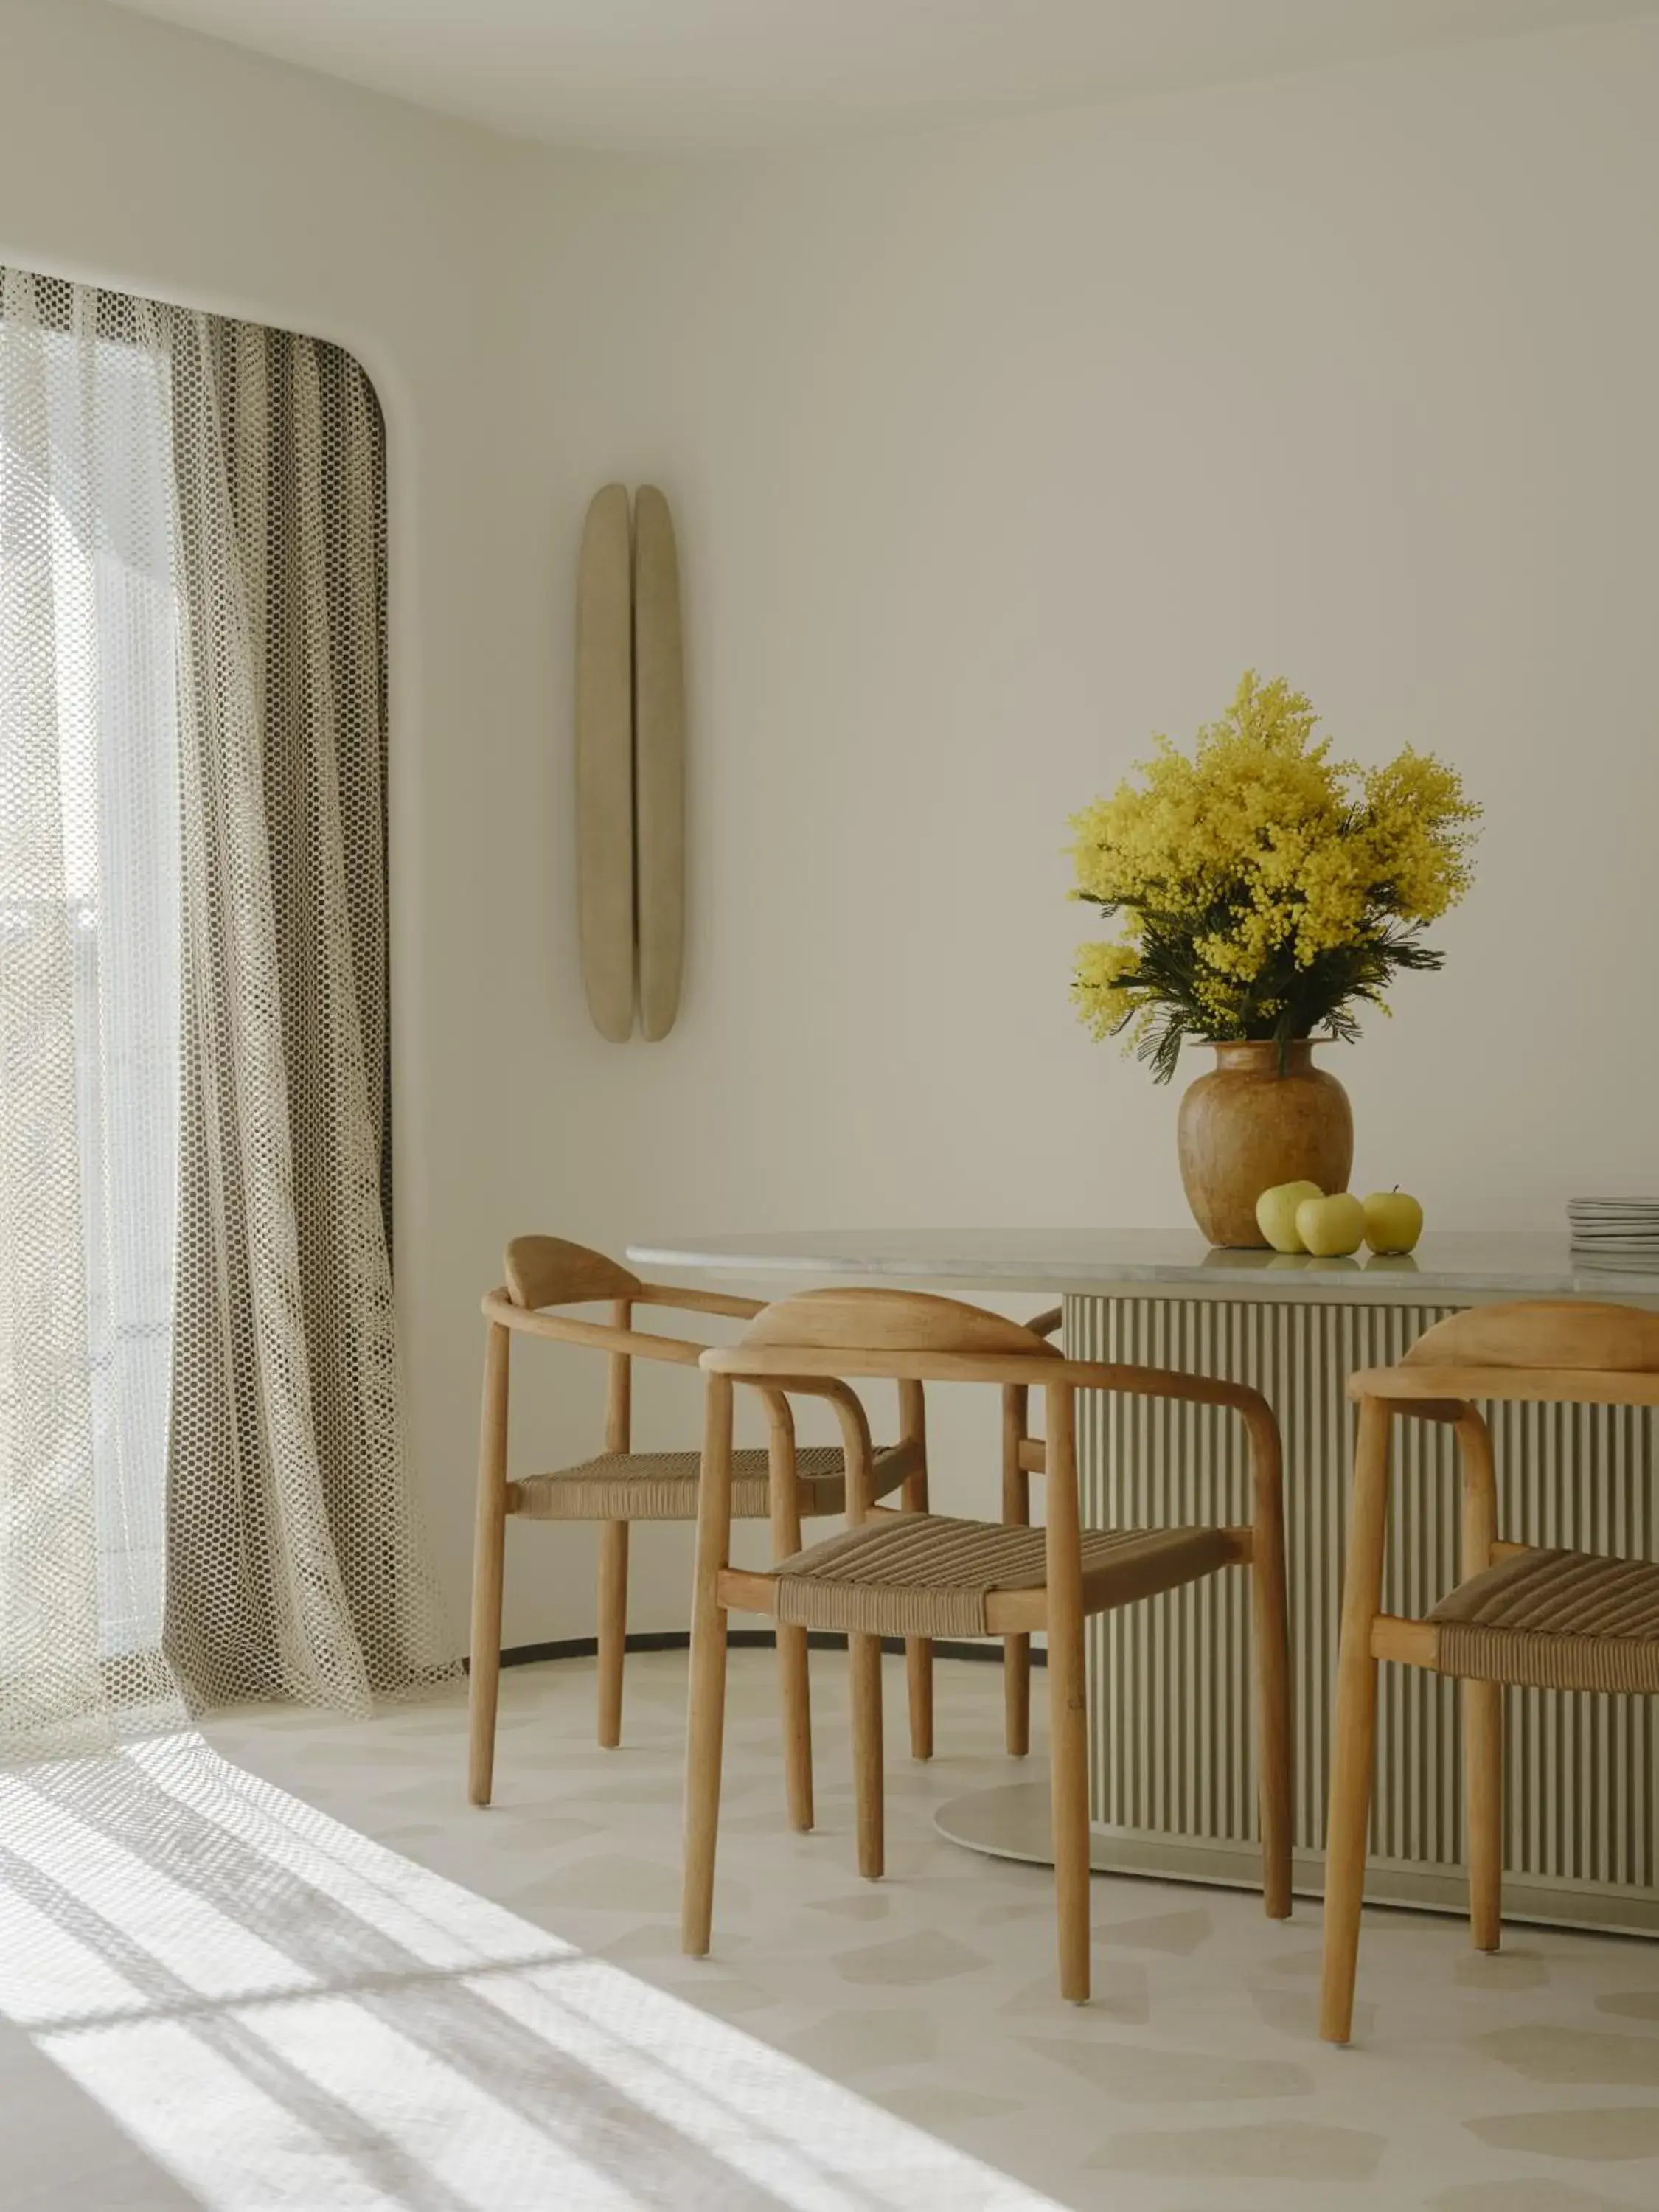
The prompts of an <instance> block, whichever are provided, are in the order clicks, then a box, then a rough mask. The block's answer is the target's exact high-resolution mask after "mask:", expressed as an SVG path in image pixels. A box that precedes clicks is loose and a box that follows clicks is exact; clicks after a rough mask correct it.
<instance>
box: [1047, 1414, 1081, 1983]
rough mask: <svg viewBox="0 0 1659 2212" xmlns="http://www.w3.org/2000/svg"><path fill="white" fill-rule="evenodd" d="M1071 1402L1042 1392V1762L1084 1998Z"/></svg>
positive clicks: (1060, 1926) (1068, 1940)
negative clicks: (1045, 1473) (1045, 1462)
mask: <svg viewBox="0 0 1659 2212" xmlns="http://www.w3.org/2000/svg"><path fill="white" fill-rule="evenodd" d="M1074 1419H1075V1407H1074V1401H1073V1396H1072V1394H1071V1393H1070V1391H1068V1390H1055V1389H1050V1390H1049V1391H1048V1451H1049V1480H1048V1535H1047V1541H1046V1552H1047V1562H1048V1571H1047V1580H1048V1759H1049V1789H1050V1796H1051V1800H1052V1807H1051V1809H1052V1814H1053V1819H1054V1911H1055V1917H1056V1923H1057V1933H1058V1938H1059V1948H1060V1995H1061V1996H1063V1997H1065V1998H1066V2000H1067V2001H1068V2002H1071V2003H1073V2004H1086V2003H1087V2002H1088V2001H1089V1705H1088V1692H1087V1688H1086V1686H1085V1678H1084V1662H1083V1557H1082V1535H1081V1531H1080V1528H1079V1510H1078V1494H1077V1440H1076V1433H1075V1429H1074V1425H1073V1424H1074Z"/></svg>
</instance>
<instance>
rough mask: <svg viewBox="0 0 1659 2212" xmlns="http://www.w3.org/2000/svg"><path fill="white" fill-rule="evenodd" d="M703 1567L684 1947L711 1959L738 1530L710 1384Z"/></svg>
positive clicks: (689, 1765)
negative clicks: (725, 1587) (726, 1600)
mask: <svg viewBox="0 0 1659 2212" xmlns="http://www.w3.org/2000/svg"><path fill="white" fill-rule="evenodd" d="M705 1406H706V1415H705V1426H704V1431H703V1462H702V1477H701V1480H700V1481H699V1484H698V1498H697V1564H696V1577H695V1581H694V1583H693V1586H692V1598H691V1680H690V1699H689V1712H688V1717H687V1725H686V1735H685V1869H684V1881H683V1886H682V1889H681V1895H680V1948H682V1949H683V1950H684V1951H685V1952H686V1953H687V1954H689V1955H690V1957H692V1958H694V1959H701V1958H704V1957H706V1956H707V1955H708V1946H709V1942H710V1941H711V1939H712V1936H713V1932H714V1845H715V1841H716V1838H717V1837H718V1835H719V1832H720V1759H721V1755H722V1753H723V1751H724V1747H725V1737H726V1608H725V1607H723V1606H722V1605H721V1604H720V1598H719V1589H720V1571H721V1569H722V1568H723V1567H724V1566H725V1565H726V1551H727V1548H728V1546H729V1543H730V1539H731V1532H732V1385H731V1383H729V1382H727V1381H726V1377H725V1376H714V1375H711V1376H709V1377H708V1386H707V1397H706V1401H705Z"/></svg>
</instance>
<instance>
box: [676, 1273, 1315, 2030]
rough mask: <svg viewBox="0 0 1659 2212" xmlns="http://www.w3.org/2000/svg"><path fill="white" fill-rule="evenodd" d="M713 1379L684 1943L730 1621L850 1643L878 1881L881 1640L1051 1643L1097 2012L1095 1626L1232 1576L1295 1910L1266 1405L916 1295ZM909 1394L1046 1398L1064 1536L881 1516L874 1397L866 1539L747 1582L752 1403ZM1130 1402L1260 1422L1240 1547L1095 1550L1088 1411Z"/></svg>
mask: <svg viewBox="0 0 1659 2212" xmlns="http://www.w3.org/2000/svg"><path fill="white" fill-rule="evenodd" d="M702 1366H703V1371H704V1373H705V1375H706V1376H707V1377H708V1383H707V1401H706V1405H705V1427H704V1437H703V1460H702V1466H703V1473H702V1496H701V1498H700V1501H699V1509H698V1516H697V1562H696V1583H695V1593H694V1601H693V1613H692V1622H691V1710H690V1732H689V1737H688V1743H687V1752H686V1832H685V1869H684V1899H683V1908H682V1911H683V1917H682V1923H681V1936H682V1942H683V1943H684V1948H685V1949H686V1951H687V1952H689V1953H690V1954H692V1955H693V1956H699V1957H700V1956H702V1954H704V1953H706V1952H707V1951H708V1948H709V1940H710V1934H711V1929H712V1923H713V1914H714V1844H715V1837H716V1832H717V1828H718V1825H719V1818H720V1752H721V1740H722V1735H723V1730H724V1726H725V1709H726V1616H727V1614H728V1613H731V1612H733V1611H736V1612H739V1613H763V1614H765V1615H768V1616H769V1618H771V1619H772V1620H775V1621H778V1622H779V1623H784V1622H788V1623H791V1624H793V1625H794V1626H799V1627H804V1628H808V1629H812V1628H824V1629H834V1630H836V1631H840V1632H844V1633H845V1634H846V1636H847V1637H848V1644H849V1647H850V1653H851V1667H852V1707H853V1749H854V1781H855V1797H856V1810H857V1827H858V1864H859V1871H860V1873H861V1874H863V1875H868V1876H870V1877H871V1878H872V1879H873V1878H875V1877H877V1876H879V1875H880V1874H881V1872H882V1868H883V1858H884V1843H883V1829H884V1807H883V1789H882V1692H881V1639H882V1638H883V1637H884V1636H934V1637H940V1636H945V1637H978V1636H1007V1635H1021V1636H1029V1635H1030V1633H1031V1632H1033V1631H1034V1630H1046V1631H1047V1632H1048V1710H1049V1734H1050V1739H1051V1741H1050V1754H1051V1757H1052V1760H1053V1807H1054V1878H1055V1892H1056V1901H1057V1907H1058V1920H1059V1942H1060V1991H1061V1994H1062V1995H1063V1996H1066V1997H1069V1998H1071V1999H1073V2001H1074V2002H1078V2003H1081V2002H1084V2001H1085V1999H1086V1998H1087V1996H1088V1994H1089V1808H1088V1746H1087V1717H1086V1711H1085V1690H1084V1671H1083V1623H1084V1620H1085V1616H1086V1615H1087V1614H1089V1613H1099V1612H1103V1611H1105V1610H1106V1609H1108V1608H1109V1607H1115V1606H1120V1605H1127V1604H1130V1603H1133V1601H1136V1600H1138V1599H1140V1598H1144V1597H1151V1596H1152V1595H1155V1594H1157V1593H1158V1592H1159V1591H1162V1590H1167V1589H1174V1588H1176V1586H1177V1585H1178V1584H1181V1583H1190V1582H1195V1581H1197V1580H1199V1579H1200V1577H1204V1576H1206V1575H1210V1574H1213V1573H1215V1572H1217V1571H1219V1570H1220V1569H1222V1568H1224V1567H1231V1566H1247V1567H1249V1569H1250V1571H1251V1572H1252V1575H1253V1577H1254V1599H1255V1603H1254V1612H1255V1661H1256V1683H1257V1698H1256V1711H1257V1736H1258V1747H1259V1760H1260V1770H1261V1832H1262V1853H1263V1859H1264V1865H1265V1879H1264V1887H1265V1891H1266V1899H1267V1911H1269V1913H1271V1914H1272V1915H1273V1916H1274V1917H1276V1918H1281V1919H1282V1918H1284V1917H1285V1916H1287V1915H1288V1913H1289V1911H1290V1909H1291V1851H1290V1790H1291V1784H1290V1757H1291V1733H1290V1665H1289V1656H1288V1651H1287V1648H1286V1641H1285V1555H1284V1516H1283V1504H1282V1499H1281V1496H1280V1476H1279V1428H1278V1424H1277V1423H1276V1422H1275V1420H1274V1419H1273V1413H1272V1410H1271V1408H1270V1407H1268V1405H1267V1401H1266V1399H1264V1398H1262V1397H1261V1396H1260V1395H1258V1393H1257V1392H1255V1391H1254V1390H1250V1389H1246V1388H1244V1386H1243V1384H1240V1383H1224V1382H1219V1381H1216V1380H1213V1379H1212V1378H1211V1377H1210V1376H1203V1375H1182V1374H1176V1373H1170V1372H1166V1371H1164V1370H1158V1369H1156V1368H1147V1367H1118V1366H1106V1365H1101V1364H1096V1363H1094V1362H1092V1361H1087V1360H1068V1359H1065V1358H1062V1357H1061V1356H1060V1353H1059V1352H1057V1351H1056V1350H1055V1349H1054V1346H1052V1345H1050V1344H1048V1343H1047V1342H1045V1341H1044V1340H1043V1339H1042V1338H1041V1337H1040V1336H1037V1335H1036V1334H1033V1333H1032V1331H1031V1330H1030V1329H1028V1328H1022V1327H1021V1326H1020V1325H1019V1323H1018V1322H1013V1321H1008V1320H1005V1319H1004V1318H1002V1317H1001V1316H998V1315H995V1314H989V1313H985V1312H982V1311H981V1310H980V1309H979V1308H977V1307H975V1306H970V1305H963V1304H959V1303H958V1302H957V1300H955V1299H953V1298H940V1297H930V1296H927V1295H925V1294H923V1293H921V1292H915V1291H881V1290H846V1291H808V1292H806V1293H805V1295H804V1296H802V1297H793V1298H787V1299H784V1300H783V1301H781V1303H780V1304H776V1305H772V1306H769V1307H768V1308H767V1309H766V1310H765V1311H764V1312H763V1313H762V1314H761V1315H760V1316H758V1317H757V1319H756V1320H755V1321H754V1322H751V1323H750V1327H749V1328H748V1329H747V1330H745V1332H744V1334H743V1336H742V1338H741V1340H739V1341H738V1343H737V1344H735V1345H733V1346H730V1347H724V1348H722V1349H720V1350H719V1351H713V1352H705V1353H704V1354H703V1357H702ZM831 1374H833V1375H836V1376H846V1377H849V1378H853V1379H860V1378H863V1377H866V1376H891V1377H895V1378H896V1379H897V1380H898V1381H899V1383H901V1385H903V1384H907V1383H908V1384H909V1385H911V1386H912V1387H915V1388H920V1387H921V1385H922V1384H924V1383H996V1384H1000V1385H1002V1386H1005V1387H1006V1386H1010V1385H1012V1386H1016V1387H1020V1388H1024V1387H1036V1386H1038V1385H1040V1386H1041V1387H1042V1390H1043V1394H1044V1411H1045V1420H1044V1426H1045V1431H1046V1474H1047V1483H1048V1494H1047V1500H1046V1503H1047V1515H1046V1525H1045V1526H1044V1527H1043V1528H1025V1527H1021V1526H1018V1525H1009V1524H1006V1523H1004V1522H995V1521H966V1520H956V1519H947V1518H945V1517H944V1516H939V1515H934V1514H929V1513H924V1512H914V1511H899V1512H896V1511H893V1510H890V1509H889V1508H885V1507H884V1506H882V1505H881V1504H878V1500H877V1497H876V1483H875V1466H876V1462H875V1456H874V1454H873V1452H872V1448H871V1443H870V1437H869V1430H868V1427H867V1425H866V1421H865V1419H864V1414H863V1409H862V1407H861V1406H860V1403H859V1401H857V1399H856V1398H851V1397H849V1398H845V1399H841V1398H838V1399H837V1400H836V1416H837V1418H838V1419H839V1421H840V1423H841V1429H842V1439H843V1444H844V1449H845V1456H846V1463H847V1470H848V1499H847V1511H848V1522H849V1523H850V1525H849V1526H848V1528H847V1529H846V1530H845V1531H844V1532H843V1533H842V1534H840V1535H837V1536H832V1537H829V1539H828V1540H827V1541H824V1542H823V1543H820V1544H816V1545H814V1546H813V1547H811V1550H809V1551H803V1552H799V1553H796V1554H795V1555H794V1556H793V1558H790V1559H784V1560H782V1561H781V1562H779V1563H778V1564H777V1565H775V1566H774V1567H773V1568H772V1569H771V1570H770V1571H766V1572H761V1573H750V1572H745V1571H742V1570H739V1569H737V1568H734V1567H733V1566H732V1564H731V1557H730V1537H731V1522H732V1499H733V1494H734V1490H735V1468H734V1456H735V1455H734V1454H733V1452H732V1409H733V1395H734V1389H735V1386H736V1385H737V1384H738V1383H745V1384H749V1385H751V1386H756V1387H760V1388H765V1387H768V1386H770V1387H773V1388H776V1387H777V1386H778V1384H779V1383H780V1382H781V1379H782V1378H784V1377H786V1376H787V1377H793V1378H797V1379H799V1377H802V1376H816V1375H831ZM1079 1390H1120V1391H1129V1392H1134V1393H1138V1394H1143V1395H1155V1396H1159V1397H1169V1398H1179V1399H1184V1400H1187V1401H1191V1402H1194V1403H1197V1404H1200V1405H1212V1406H1218V1407H1227V1408H1230V1409H1231V1410H1232V1411H1234V1412H1237V1413H1240V1414H1242V1415H1243V1421H1244V1425H1245V1429H1246V1432H1247V1436H1248V1440H1249V1467H1250V1474H1251V1484H1250V1495H1251V1504H1250V1510H1249V1518H1248V1520H1246V1521H1245V1522H1243V1523H1241V1524H1240V1525H1237V1526H1231V1527H1226V1528H1151V1529H1147V1528H1115V1529H1085V1528H1082V1527H1081V1526H1080V1525H1079V1499H1078V1474H1077V1430H1076V1397H1077V1393H1078V1392H1079Z"/></svg>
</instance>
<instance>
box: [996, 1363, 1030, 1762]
mask: <svg viewBox="0 0 1659 2212" xmlns="http://www.w3.org/2000/svg"><path fill="white" fill-rule="evenodd" d="M1026 1429H1027V1414H1026V1395H1025V1392H1024V1390H1023V1389H1005V1390H1004V1392H1003V1394H1002V1517H1003V1519H1004V1521H1005V1522H1007V1523H1009V1525H1010V1526H1011V1527H1013V1528H1029V1527H1030V1521H1031V1478H1030V1475H1029V1474H1027V1473H1026V1471H1025V1469H1024V1468H1023V1467H1022V1466H1021V1465H1020V1463H1019V1448H1020V1446H1021V1444H1023V1443H1024V1441H1025V1437H1026ZM1002 1734H1003V1741H1004V1742H1005V1743H1006V1746H1007V1747H1008V1756H1009V1757H1010V1758H1011V1759H1024V1758H1025V1757H1026V1756H1027V1754H1028V1753H1030V1748H1031V1639H1030V1637H1029V1636H1005V1637H1004V1638H1003V1639H1002Z"/></svg>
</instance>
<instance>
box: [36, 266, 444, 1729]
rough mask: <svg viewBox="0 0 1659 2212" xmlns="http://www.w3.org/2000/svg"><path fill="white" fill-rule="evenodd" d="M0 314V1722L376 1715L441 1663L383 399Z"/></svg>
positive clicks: (300, 370)
mask: <svg viewBox="0 0 1659 2212" xmlns="http://www.w3.org/2000/svg"><path fill="white" fill-rule="evenodd" d="M3 283H4V291H3V298H0V455H3V471H4V473H3V475H0V560H3V574H0V809H3V820H0V1727H3V1728H4V1729H6V1730H7V1731H8V1732H9V1736H10V1738H11V1740H12V1741H13V1742H14V1744H19V1743H21V1744H22V1745H24V1746H41V1745H45V1746H47V1747H57V1746H58V1744H59V1743H61V1742H74V1741H77V1740H79V1739H80V1738H82V1737H84V1735H86V1734H87V1733H88V1731H89V1730H93V1731H95V1730H96V1729H98V1728H100V1727H102V1728H103V1729H105V1731H106V1732H107V1731H108V1730H109V1729H110V1728H111V1727H112V1725H123V1726H125V1725H131V1724H135V1723H142V1722H143V1718H144V1717H145V1716H147V1715H148V1716H149V1719H150V1722H151V1723H152V1724H153V1719H154V1712H155V1701H156V1699H158V1697H163V1696H165V1695H166V1694H167V1692H168V1691H169V1689H171V1688H172V1687H173V1685H174V1683H175V1681H176V1682H178V1683H181V1684H182V1687H183V1689H184V1692H185V1693H186V1694H187V1696H188V1697H189V1699H190V1700H191V1703H193V1704H195V1705H198V1706H206V1705H215V1704H220V1703H224V1702H228V1701H230V1700H232V1699H239V1698H246V1697H267V1696H270V1697H275V1696H289V1697H295V1698H302V1699H307V1700H311V1701H319V1702H327V1703H332V1704H340V1705H351V1706H359V1707H360V1706H362V1705H363V1704H364V1703H365V1702H366V1700H367V1699H368V1698H369V1696H370V1695H371V1694H372V1693H373V1692H377V1691H381V1692H395V1691H398V1690H400V1689H403V1688H405V1687H408V1686H410V1685H412V1684H415V1683H418V1682H422V1681H425V1680H432V1679H435V1678H436V1677H438V1676H441V1675H442V1674H445V1673H447V1672H448V1671H450V1670H451V1668H452V1665H453V1660H452V1654H453V1648H454V1647H453V1643H452V1642H451V1639H450V1638H449V1636H448V1633H447V1628H446V1625H445V1623H444V1620H443V1616H442V1612H441V1605H440V1601H439V1597H438V1592H437V1587H436V1583H435V1578H434V1576H433V1573H432V1571H431V1568H430V1565H429V1562H428V1556H427V1552H426V1547H425V1543H424V1540H423V1536H422V1530H421V1528H420V1525H419V1518H418V1514H417V1512H416V1505H415V1502H414V1494H413V1489H412V1484H411V1481H410V1471H409V1466H408V1455H407V1453H406V1450H405V1446H404V1436H403V1431H402V1425H401V1415H400V1410H399V1392H398V1353H397V1344H396V1334H395V1328H394V1322H393V1312H392V1292H391V1275H390V1261H389V1249H390V1239H389V1222H388V1216H387V1211H386V1192H387V1190H388V1188H389V1182H388V1176H387V1169H388V1161H387V1148H388V1145H389V1127H388V1123H387V1117H386V934H385V930H386V921H385V917H386V875H385V842H384V840H385V828H384V825H385V772H386V692H385V649H384V641H385V619H384V603H385V475H384V447H383V439H382V435H381V431H380V422H379V418H378V414H377V411H376V410H375V406H374V396H373V393H372V392H371V391H370V389H369V387H368V385H367V382H366V380H364V379H363V377H362V374H361V372H360V371H359V370H358V369H357V368H356V365H355V363H353V362H350V361H349V358H348V357H347V356H344V355H343V354H341V353H340V352H339V351H338V350H337V349H334V348H331V347H327V346H324V345H322V344H319V343H314V342H313V341H311V340H308V339H305V338H301V337H295V336H292V335H290V334H289V333H285V332H279V331H266V330H263V329H259V328H258V327H256V326H252V325H244V324H237V323H229V322H225V321H222V320H220V319H215V318H210V317H204V316H201V315H197V314H194V313H188V312H186V311H184V310H180V309H175V308H170V307H161V306H159V305H156V304H155V303H150V302H145V301H131V300H126V299H124V298H122V297H120V296H119V295H112V294H107V293H94V292H91V291H88V290H84V289H79V288H74V287H70V286H68V285H64V284H60V283H49V282H46V281H45V280H41V279H37V278H31V277H29V276H24V275H21V274H18V273H16V272H7V273H6V275H5V276H4V279H3ZM175 1222H176V1223H177V1225H178V1226H177V1230H176V1233H175V1228H174V1224H175ZM163 1562H164V1565H163ZM100 1577H101V1580H100ZM163 1648H165V1650H166V1653H167V1657H168V1659H169V1660H170V1661H171V1662H172V1667H171V1669H170V1668H168V1666H167V1663H166V1662H164V1661H163V1659H162V1657H161V1651H162V1650H163ZM124 1655H125V1656H124Z"/></svg>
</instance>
